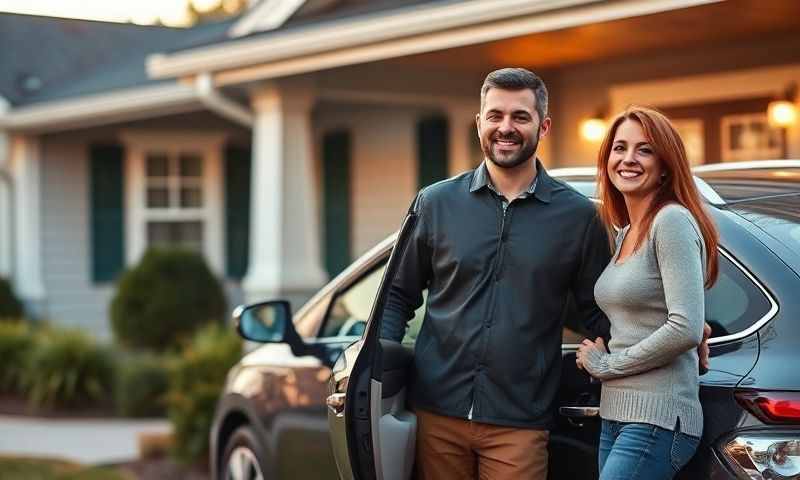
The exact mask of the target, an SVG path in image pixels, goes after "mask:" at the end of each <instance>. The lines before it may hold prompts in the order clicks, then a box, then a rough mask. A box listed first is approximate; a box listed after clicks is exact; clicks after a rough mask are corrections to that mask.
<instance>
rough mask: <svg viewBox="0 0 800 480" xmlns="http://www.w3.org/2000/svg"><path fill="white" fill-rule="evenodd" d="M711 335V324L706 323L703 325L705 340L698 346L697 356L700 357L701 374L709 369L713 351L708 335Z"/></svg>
mask: <svg viewBox="0 0 800 480" xmlns="http://www.w3.org/2000/svg"><path fill="white" fill-rule="evenodd" d="M710 336H711V325H709V324H708V323H706V324H705V325H703V341H702V342H700V345H698V346H697V356H698V357H700V374H701V375H702V374H704V373H706V372H707V371H708V368H709V365H710V363H709V361H708V357H709V355H710V354H711V351H710V350H709V348H708V337H710Z"/></svg>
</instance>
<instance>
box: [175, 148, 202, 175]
mask: <svg viewBox="0 0 800 480" xmlns="http://www.w3.org/2000/svg"><path fill="white" fill-rule="evenodd" d="M179 160H180V176H181V177H202V176H203V161H202V157H201V156H200V155H197V154H195V153H182V154H181V155H180V157H179Z"/></svg>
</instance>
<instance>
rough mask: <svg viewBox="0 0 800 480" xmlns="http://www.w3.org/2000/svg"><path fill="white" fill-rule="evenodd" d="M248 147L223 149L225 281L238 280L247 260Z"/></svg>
mask: <svg viewBox="0 0 800 480" xmlns="http://www.w3.org/2000/svg"><path fill="white" fill-rule="evenodd" d="M251 165H252V155H251V150H250V147H243V146H237V145H228V146H227V147H226V148H225V232H226V238H225V251H226V259H227V262H226V265H227V274H228V277H230V278H234V279H239V280H241V279H242V278H244V276H245V274H246V273H247V264H248V262H249V258H250V174H251V168H252V167H251Z"/></svg>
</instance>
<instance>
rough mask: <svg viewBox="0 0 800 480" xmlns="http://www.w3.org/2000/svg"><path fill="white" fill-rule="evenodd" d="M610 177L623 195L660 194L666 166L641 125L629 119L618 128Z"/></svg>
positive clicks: (612, 154)
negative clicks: (659, 190) (659, 188)
mask: <svg viewBox="0 0 800 480" xmlns="http://www.w3.org/2000/svg"><path fill="white" fill-rule="evenodd" d="M607 169H608V177H609V179H610V180H611V183H612V184H614V186H615V187H616V188H617V190H619V191H620V192H621V193H622V194H623V195H626V196H636V197H646V196H648V195H650V194H651V193H653V192H655V191H656V190H658V187H659V186H660V185H661V183H662V178H661V175H662V174H663V173H664V166H663V164H662V162H661V160H660V159H659V158H658V156H656V154H655V151H654V150H653V146H652V145H651V144H650V142H649V141H648V140H647V138H646V137H645V135H644V129H642V126H641V125H640V124H639V122H637V121H635V120H631V119H627V120H625V121H624V122H622V124H620V126H619V127H618V128H617V131H616V133H615V134H614V143H612V145H611V153H610V154H609V156H608V166H607Z"/></svg>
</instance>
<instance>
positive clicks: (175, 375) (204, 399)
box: [167, 325, 242, 461]
mask: <svg viewBox="0 0 800 480" xmlns="http://www.w3.org/2000/svg"><path fill="white" fill-rule="evenodd" d="M241 354H242V342H241V340H240V339H239V337H238V336H237V335H236V334H235V333H234V332H233V330H232V329H229V328H224V327H222V326H220V325H209V326H207V327H205V328H203V329H202V330H200V331H199V332H198V333H197V334H196V335H195V336H194V338H193V339H192V342H191V343H190V344H189V345H188V346H187V347H186V349H185V350H184V351H183V353H182V355H181V357H180V358H179V359H178V360H177V361H176V363H175V366H174V369H173V371H172V378H171V382H170V391H169V395H168V397H167V398H168V400H167V401H168V405H169V417H170V420H171V421H172V426H173V430H174V434H175V452H174V453H175V454H176V455H177V457H178V458H179V459H181V460H184V461H194V460H198V459H201V458H202V457H203V456H204V455H206V454H207V452H208V432H209V430H210V429H211V422H212V420H213V416H214V408H215V407H216V403H217V399H218V398H219V395H220V392H221V391H222V388H223V386H224V384H225V377H226V375H227V372H228V370H229V369H230V368H231V367H232V366H233V365H234V364H235V363H236V362H237V361H238V360H239V357H240V356H241Z"/></svg>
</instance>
